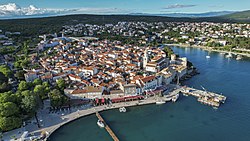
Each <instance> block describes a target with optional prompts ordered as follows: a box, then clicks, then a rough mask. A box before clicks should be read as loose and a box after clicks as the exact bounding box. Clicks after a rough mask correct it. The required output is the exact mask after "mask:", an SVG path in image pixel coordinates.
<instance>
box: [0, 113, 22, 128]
mask: <svg viewBox="0 0 250 141" xmlns="http://www.w3.org/2000/svg"><path fill="white" fill-rule="evenodd" d="M21 125H22V120H21V118H19V117H1V116H0V129H1V130H2V131H9V130H12V129H15V128H18V127H20V126H21Z"/></svg>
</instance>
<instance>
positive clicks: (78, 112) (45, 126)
mask: <svg viewBox="0 0 250 141" xmlns="http://www.w3.org/2000/svg"><path fill="white" fill-rule="evenodd" d="M179 92H182V93H186V94H187V95H193V96H196V97H198V101H200V102H203V103H205V104H208V105H209V104H210V105H211V102H217V103H218V102H222V103H223V102H224V101H225V100H226V97H225V96H222V95H219V94H215V93H211V92H206V91H201V90H197V89H193V88H189V87H180V86H178V85H172V90H170V91H167V92H166V93H164V95H165V96H164V97H155V96H154V97H149V98H146V99H143V100H136V101H129V102H121V103H114V104H112V105H102V106H97V107H93V106H90V105H85V106H83V107H80V108H75V109H72V110H71V111H60V112H59V113H49V111H48V108H46V105H47V107H48V106H49V103H48V101H45V108H44V109H42V110H40V111H39V112H38V119H39V121H41V123H40V124H41V128H38V127H37V125H36V124H35V123H30V124H28V125H26V126H25V127H23V128H19V129H16V130H13V131H10V132H7V133H4V134H3V140H4V141H14V139H13V135H15V138H17V140H18V141H21V139H20V137H21V135H22V134H21V133H23V132H24V131H28V132H29V133H31V134H34V135H38V134H40V133H41V132H46V133H47V137H49V136H50V135H51V134H52V133H53V132H54V131H55V130H57V129H58V128H60V127H61V126H63V125H64V124H66V123H69V122H71V121H74V120H76V119H78V118H80V117H83V116H87V115H91V114H95V113H96V112H101V111H105V110H110V109H118V108H120V107H129V106H139V105H146V104H155V103H156V102H157V101H166V102H167V101H171V99H172V97H174V96H175V95H176V94H178V93H179ZM211 100H212V101H211ZM46 103H47V104H46ZM212 106H213V105H212ZM215 106H216V107H217V105H215ZM34 121H35V120H33V122H34Z"/></svg>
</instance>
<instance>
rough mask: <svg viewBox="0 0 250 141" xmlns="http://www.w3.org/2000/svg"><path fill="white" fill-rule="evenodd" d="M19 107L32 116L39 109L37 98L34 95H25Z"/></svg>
mask: <svg viewBox="0 0 250 141" xmlns="http://www.w3.org/2000/svg"><path fill="white" fill-rule="evenodd" d="M21 107H22V109H23V110H24V111H25V112H26V113H28V114H30V115H34V114H35V112H36V110H37V109H38V107H39V105H38V102H37V97H36V96H35V95H25V96H24V98H23V99H22V105H21Z"/></svg>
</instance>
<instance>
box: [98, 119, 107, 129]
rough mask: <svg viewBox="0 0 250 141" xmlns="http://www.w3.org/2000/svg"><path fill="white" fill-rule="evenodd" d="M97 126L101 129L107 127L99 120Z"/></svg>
mask: <svg viewBox="0 0 250 141" xmlns="http://www.w3.org/2000/svg"><path fill="white" fill-rule="evenodd" d="M97 125H98V126H99V127H101V128H104V127H105V125H104V123H103V122H102V121H101V120H98V121H97Z"/></svg>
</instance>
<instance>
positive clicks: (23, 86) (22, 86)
mask: <svg viewBox="0 0 250 141" xmlns="http://www.w3.org/2000/svg"><path fill="white" fill-rule="evenodd" d="M28 88H29V86H28V83H27V82H26V81H21V82H20V83H19V85H18V90H19V91H24V90H28Z"/></svg>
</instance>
